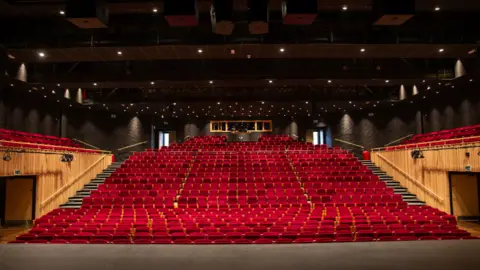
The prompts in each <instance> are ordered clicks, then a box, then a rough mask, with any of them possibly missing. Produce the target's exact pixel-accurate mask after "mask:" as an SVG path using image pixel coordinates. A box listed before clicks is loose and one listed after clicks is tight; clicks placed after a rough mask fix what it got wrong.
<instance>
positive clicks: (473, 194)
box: [449, 173, 480, 221]
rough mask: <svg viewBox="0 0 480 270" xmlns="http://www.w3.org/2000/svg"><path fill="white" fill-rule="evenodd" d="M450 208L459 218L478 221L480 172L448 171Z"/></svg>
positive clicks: (479, 210)
mask: <svg viewBox="0 0 480 270" xmlns="http://www.w3.org/2000/svg"><path fill="white" fill-rule="evenodd" d="M449 176H450V177H449V182H450V209H451V213H452V215H455V216H457V217H458V219H461V220H471V221H480V200H479V198H480V180H479V179H480V177H479V176H480V174H478V173H477V174H475V173H450V175H449Z"/></svg>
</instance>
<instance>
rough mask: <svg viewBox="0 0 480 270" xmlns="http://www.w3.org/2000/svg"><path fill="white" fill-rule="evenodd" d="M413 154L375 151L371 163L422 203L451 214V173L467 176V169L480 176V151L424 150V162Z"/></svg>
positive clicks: (406, 151)
mask: <svg viewBox="0 0 480 270" xmlns="http://www.w3.org/2000/svg"><path fill="white" fill-rule="evenodd" d="M411 150H412V149H410V150H396V151H374V152H372V153H371V159H372V161H373V162H374V163H375V164H377V166H379V167H380V168H381V169H382V170H383V171H385V172H386V173H387V174H388V175H390V176H392V177H393V178H394V179H395V180H397V181H399V182H400V183H401V185H402V186H405V187H407V188H408V189H409V191H410V192H411V193H413V194H416V195H417V196H418V198H419V199H421V200H423V201H425V202H426V203H427V204H428V205H430V206H433V207H436V208H439V209H441V210H443V211H446V212H450V187H449V183H448V172H465V171H466V169H465V168H466V166H467V165H468V166H470V168H471V171H472V172H480V155H479V154H478V153H479V152H480V147H479V146H471V147H465V148H457V149H432V150H423V155H424V157H425V158H423V159H416V160H414V159H413V158H412V157H411V156H410V152H411ZM467 152H470V157H467V156H466V153H467Z"/></svg>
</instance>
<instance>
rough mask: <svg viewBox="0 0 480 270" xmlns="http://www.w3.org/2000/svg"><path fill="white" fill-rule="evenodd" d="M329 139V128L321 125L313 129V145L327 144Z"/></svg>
mask: <svg viewBox="0 0 480 270" xmlns="http://www.w3.org/2000/svg"><path fill="white" fill-rule="evenodd" d="M326 141H327V128H326V127H321V128H317V129H316V130H314V131H313V141H312V143H313V145H319V144H320V145H321V144H326Z"/></svg>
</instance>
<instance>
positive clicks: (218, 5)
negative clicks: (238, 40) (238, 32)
mask: <svg viewBox="0 0 480 270" xmlns="http://www.w3.org/2000/svg"><path fill="white" fill-rule="evenodd" d="M232 16H233V0H213V2H212V7H211V8H210V18H211V21H212V30H213V32H214V33H216V34H220V35H225V36H227V35H231V34H232V32H233V28H235V25H234V24H233V21H232Z"/></svg>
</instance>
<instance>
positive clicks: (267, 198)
mask: <svg viewBox="0 0 480 270" xmlns="http://www.w3.org/2000/svg"><path fill="white" fill-rule="evenodd" d="M469 237H470V234H469V233H468V232H465V231H462V230H459V229H458V228H457V226H456V220H455V217H453V216H451V215H449V214H447V213H444V212H442V211H439V210H437V209H434V208H432V207H429V206H408V205H407V204H406V203H405V202H403V201H402V198H401V196H398V195H395V194H393V191H392V189H390V188H388V187H386V185H385V183H383V182H381V181H380V180H379V179H378V177H377V176H375V175H374V174H373V173H372V172H371V171H369V170H368V169H367V168H366V167H364V166H363V165H362V164H361V163H360V162H359V161H358V160H357V159H356V158H355V157H354V156H353V155H352V154H351V153H349V152H347V151H345V150H342V149H340V148H328V147H326V146H313V145H312V144H308V143H301V142H295V141H293V140H292V139H291V138H289V137H286V136H265V137H261V139H260V141H259V142H256V143H252V142H249V143H226V142H225V137H220V136H218V137H194V138H192V139H191V140H189V141H187V142H186V143H184V144H181V145H180V144H178V145H177V144H174V145H173V146H171V147H164V148H161V149H155V150H154V149H149V150H147V151H145V152H140V153H135V154H133V155H132V156H131V157H130V158H129V159H128V160H127V161H126V162H125V163H124V164H122V166H121V168H119V169H117V170H116V172H115V173H113V174H112V175H111V176H110V177H109V178H107V179H106V180H105V183H104V184H102V185H100V186H99V188H98V190H96V191H92V193H91V196H90V197H86V198H85V199H84V202H83V206H82V208H80V209H55V210H53V211H52V212H50V213H48V214H46V215H44V216H42V217H40V218H39V219H37V220H36V221H35V226H34V228H32V229H31V230H30V232H29V233H27V234H23V235H20V236H18V237H17V240H18V241H20V243H25V242H27V243H30V242H31V241H37V240H41V241H42V242H50V243H58V242H59V241H60V242H69V243H92V244H94V243H97V244H107V243H112V244H130V243H133V244H150V243H151V244H292V243H324V242H353V241H356V242H362V241H397V240H406V241H407V240H418V239H421V240H434V239H460V238H462V239H468V238H469Z"/></svg>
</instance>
